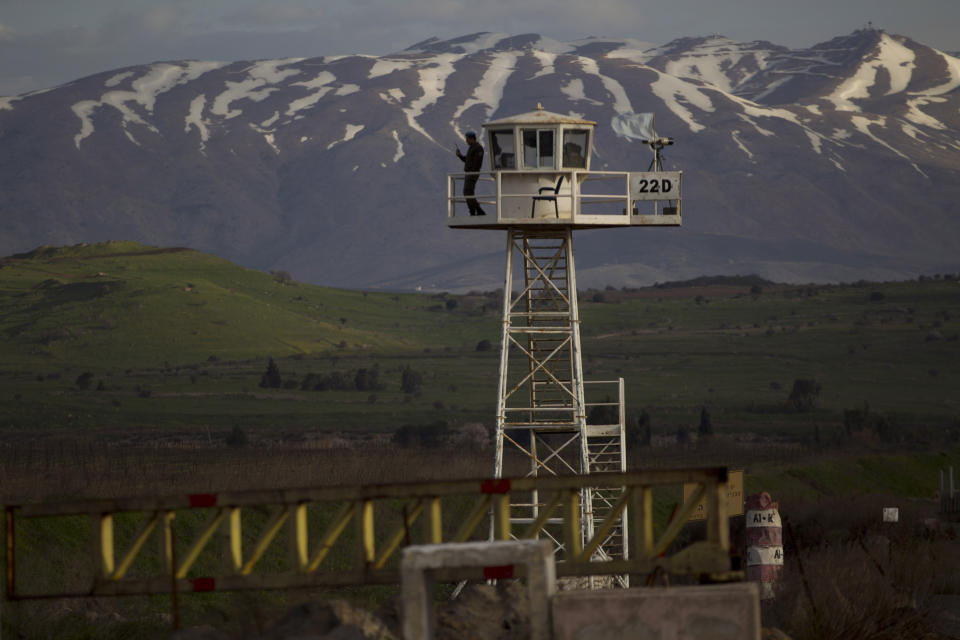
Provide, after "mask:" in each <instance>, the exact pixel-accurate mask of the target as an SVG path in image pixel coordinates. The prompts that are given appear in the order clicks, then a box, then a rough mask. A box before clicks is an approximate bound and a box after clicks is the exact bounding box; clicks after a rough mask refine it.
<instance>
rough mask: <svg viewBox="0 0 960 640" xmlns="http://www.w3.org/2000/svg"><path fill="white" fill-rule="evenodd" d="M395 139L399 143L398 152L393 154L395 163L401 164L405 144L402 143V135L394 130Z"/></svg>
mask: <svg viewBox="0 0 960 640" xmlns="http://www.w3.org/2000/svg"><path fill="white" fill-rule="evenodd" d="M393 139H394V141H396V143H397V152H396V153H395V154H393V161H394V162H399V161H400V158H402V157H403V143H402V142H400V134H398V133H397V130H396V129H394V130H393Z"/></svg>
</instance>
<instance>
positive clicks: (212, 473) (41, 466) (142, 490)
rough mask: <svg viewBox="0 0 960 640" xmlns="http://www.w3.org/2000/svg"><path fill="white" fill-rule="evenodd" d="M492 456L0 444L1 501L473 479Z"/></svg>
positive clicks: (485, 470)
mask: <svg viewBox="0 0 960 640" xmlns="http://www.w3.org/2000/svg"><path fill="white" fill-rule="evenodd" d="M491 457H492V455H491V454H490V452H489V451H482V450H479V451H447V450H405V449H399V450H398V449H396V448H391V447H386V446H380V445H379V444H378V443H376V442H371V443H366V445H364V446H359V445H356V446H352V447H343V446H339V447H337V446H334V447H332V448H316V447H315V448H307V447H300V446H289V445H287V446H283V445H280V446H270V447H228V446H224V445H220V446H217V445H210V446H199V445H198V446H191V447H183V448H174V447H136V446H131V447H116V446H111V447H101V446H96V445H94V444H73V443H67V442H46V443H43V444H42V445H38V446H35V447H30V446H20V447H16V448H7V449H0V503H7V504H17V503H24V502H35V501H40V500H60V499H74V498H87V497H102V498H109V497H121V496H131V495H169V494H178V493H182V492H190V493H202V492H217V491H244V490H253V489H263V488H264V487H270V488H293V487H319V486H330V485H347V484H350V485H353V484H377V483H385V482H414V481H420V480H429V479H436V478H446V479H454V478H475V477H481V476H486V475H489V473H490V471H491V466H492V465H491V463H490V458H491Z"/></svg>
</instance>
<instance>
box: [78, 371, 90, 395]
mask: <svg viewBox="0 0 960 640" xmlns="http://www.w3.org/2000/svg"><path fill="white" fill-rule="evenodd" d="M92 382H93V373H91V372H90V371H84V372H83V373H81V374H80V375H79V376H77V380H76V385H77V388H78V389H80V390H81V391H85V390H87V389H89V388H90V384H91V383H92Z"/></svg>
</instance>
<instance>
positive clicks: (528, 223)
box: [447, 109, 682, 229]
mask: <svg viewBox="0 0 960 640" xmlns="http://www.w3.org/2000/svg"><path fill="white" fill-rule="evenodd" d="M595 126H596V123H595V122H592V121H590V120H584V119H582V118H576V117H572V116H565V115H562V114H559V113H551V112H549V111H545V110H543V109H537V110H535V111H530V112H528V113H523V114H520V115H517V116H510V117H507V118H501V119H499V120H494V121H492V122H488V123H486V124H485V125H483V129H484V135H483V136H482V138H483V139H482V142H483V143H484V152H485V154H484V161H485V162H486V164H487V166H489V167H490V171H489V172H482V171H481V172H479V174H472V175H475V176H477V177H478V180H477V185H476V196H475V197H476V199H477V201H478V203H479V204H480V205H481V206H482V208H483V209H484V211H485V212H486V214H487V215H485V216H471V215H469V212H468V209H467V205H466V198H465V197H464V196H463V195H462V187H463V180H464V178H465V177H466V176H467V175H468V174H465V173H452V174H449V175H448V176H447V224H448V225H449V226H450V227H452V228H458V229H459V228H477V229H509V228H531V229H537V228H545V227H555V226H560V227H570V228H577V229H591V228H602V227H624V226H671V227H674V226H679V225H680V222H681V201H680V193H681V179H682V172H680V171H657V172H629V171H593V170H591V168H590V164H591V159H592V156H593V143H594V128H595ZM638 146H639V145H638Z"/></svg>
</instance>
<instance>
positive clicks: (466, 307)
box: [0, 242, 960, 440]
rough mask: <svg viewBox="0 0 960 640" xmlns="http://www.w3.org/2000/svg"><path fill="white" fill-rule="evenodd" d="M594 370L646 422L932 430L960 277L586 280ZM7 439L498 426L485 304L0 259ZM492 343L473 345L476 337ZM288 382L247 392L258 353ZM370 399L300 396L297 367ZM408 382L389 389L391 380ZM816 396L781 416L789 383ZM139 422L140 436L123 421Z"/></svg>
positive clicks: (190, 269)
mask: <svg viewBox="0 0 960 640" xmlns="http://www.w3.org/2000/svg"><path fill="white" fill-rule="evenodd" d="M580 298H581V312H582V319H583V321H582V334H583V350H584V369H585V376H586V378H587V379H588V380H609V379H615V378H617V377H623V378H625V380H626V385H627V387H626V388H627V406H628V411H629V412H630V414H631V416H635V415H636V414H637V413H638V412H639V411H640V410H641V409H644V410H646V411H648V412H649V413H650V415H651V419H652V424H653V430H654V433H655V434H656V435H658V436H663V437H672V435H673V434H674V433H675V432H676V430H677V429H678V428H679V427H682V426H684V425H688V426H695V425H696V424H697V421H698V419H699V414H700V410H701V408H702V407H707V408H708V410H709V411H710V413H711V416H712V419H713V423H714V425H715V428H716V429H717V431H718V432H721V433H724V432H726V433H755V432H758V431H761V432H762V433H763V434H764V436H765V437H777V438H788V439H794V440H801V439H808V440H809V439H813V438H814V437H815V436H816V437H819V438H821V439H823V440H829V439H831V438H832V439H836V438H838V437H840V429H841V428H842V426H843V412H844V410H847V409H863V408H864V406H865V405H866V406H867V407H869V411H870V412H871V413H872V414H874V415H879V416H883V418H884V420H885V421H886V422H887V423H888V425H890V426H891V429H894V430H897V431H900V432H905V433H914V434H925V435H923V436H922V438H921V439H924V438H926V439H929V438H930V437H934V436H933V435H931V433H933V434H937V433H939V434H942V433H944V432H946V431H949V430H950V429H956V428H957V424H958V417H960V406H958V400H960V399H958V396H957V394H956V391H955V390H956V388H957V386H958V381H960V341H958V339H957V337H958V332H960V282H958V281H957V280H955V279H954V278H953V277H952V276H950V277H942V278H928V279H924V280H922V281H913V282H900V283H857V284H851V285H836V286H824V285H809V286H786V285H773V284H770V283H758V281H757V280H756V279H752V278H727V279H723V278H717V279H712V280H711V279H704V280H702V281H693V282H688V283H682V286H672V285H661V286H658V287H651V288H648V289H641V290H629V291H621V290H612V289H609V288H608V290H605V291H586V292H581V294H580ZM0 303H2V304H0V353H2V360H0V367H2V370H0V388H2V391H0V437H2V438H5V437H7V436H9V437H11V438H14V439H15V438H17V437H18V435H17V434H22V433H23V432H24V431H29V432H31V433H36V431H37V429H42V431H43V433H57V432H59V433H65V432H66V433H70V434H73V435H78V434H89V435H91V436H99V435H101V434H103V433H109V432H115V431H117V430H122V431H124V433H125V434H126V435H125V437H128V438H129V437H131V433H136V434H139V435H140V436H142V437H144V438H154V437H160V436H159V435H158V434H161V433H164V434H174V437H184V438H186V437H202V438H206V439H208V440H210V439H213V438H223V437H225V434H226V433H229V432H230V430H232V429H233V428H235V427H240V428H242V429H245V430H246V431H247V432H248V433H250V434H259V435H258V437H264V438H274V439H276V438H302V437H304V436H303V434H304V433H305V432H316V433H320V432H323V433H330V432H341V433H359V432H391V431H393V430H395V429H396V428H397V427H399V426H400V425H402V424H407V423H412V424H420V423H427V422H431V421H435V420H444V421H447V422H448V423H451V424H461V423H466V422H483V423H486V424H487V425H488V426H489V425H490V423H491V422H492V415H493V408H494V405H495V394H496V371H497V358H498V351H499V346H498V341H499V329H498V327H499V322H500V321H499V313H500V295H499V293H497V292H478V293H476V294H471V295H464V296H454V295H447V294H439V295H426V294H394V293H383V292H360V291H343V290H336V289H329V288H323V287H317V286H312V285H305V284H300V283H295V282H292V281H289V280H288V279H287V278H285V277H284V275H283V274H278V275H271V274H266V273H262V272H258V271H252V270H249V269H242V268H240V267H237V266H236V265H233V264H231V263H229V262H227V261H225V260H222V259H219V258H216V257H213V256H209V255H204V254H201V253H198V252H195V251H190V250H186V249H156V248H151V247H145V246H142V245H137V244H135V243H128V242H111V243H102V244H97V245H80V246H76V247H68V248H58V249H54V248H43V249H38V250H37V251H34V252H31V253H30V254H24V255H19V256H13V257H9V258H6V259H3V260H0ZM484 340H486V341H489V343H490V345H489V346H490V347H491V348H489V349H487V350H479V351H478V344H479V343H480V342H481V341H484ZM271 358H272V359H274V360H275V361H276V363H277V366H278V369H279V373H280V377H281V380H282V386H281V387H280V388H262V387H261V386H260V382H261V378H262V376H263V375H264V373H265V371H266V369H267V365H268V362H269V360H270V359H271ZM374 368H376V371H377V375H378V385H377V387H376V388H375V389H368V390H365V391H355V390H354V391H342V390H341V391H336V390H331V391H304V390H302V386H303V382H304V378H306V376H307V375H308V374H311V373H312V374H315V375H316V376H326V375H330V374H332V373H335V372H339V373H340V374H341V376H342V377H346V378H349V379H352V378H353V377H354V376H355V374H356V372H357V371H358V370H360V369H366V370H368V371H370V370H373V369H374ZM405 368H410V369H412V370H413V371H415V372H416V373H418V374H419V376H420V378H421V379H422V381H421V384H419V385H418V386H417V388H416V389H415V390H414V391H413V392H410V393H405V392H404V391H403V390H402V389H401V377H402V371H403V370H404V369H405ZM797 379H812V380H815V381H817V382H818V383H819V385H820V388H821V392H820V394H819V395H818V397H817V398H816V405H815V407H813V409H812V410H810V411H804V412H795V411H788V410H787V404H786V401H787V398H788V396H789V394H790V392H791V388H792V385H793V382H794V381H795V380H797ZM133 429H135V430H136V431H135V432H134V431H132V430H133Z"/></svg>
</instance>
